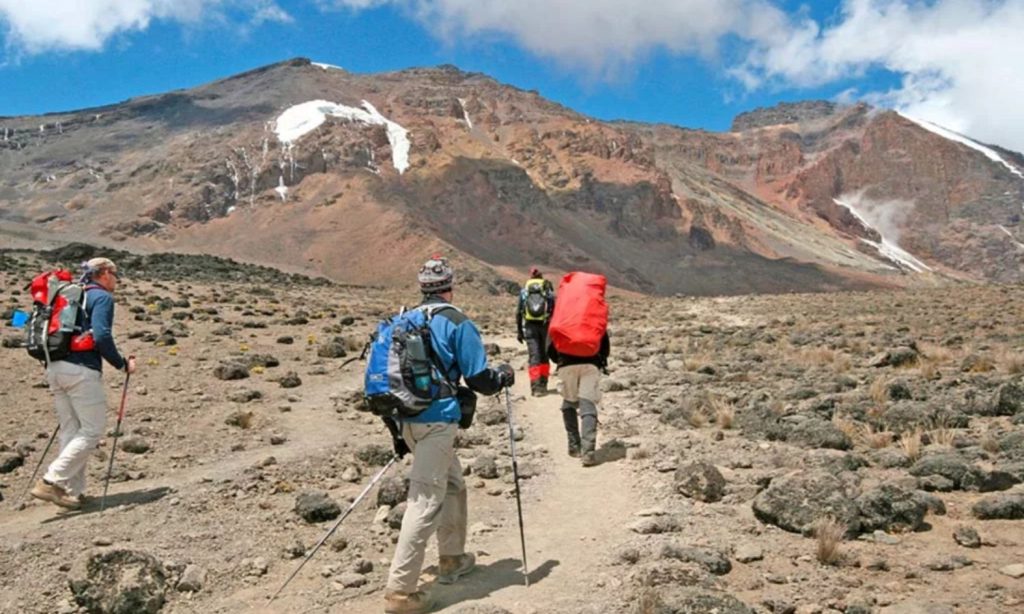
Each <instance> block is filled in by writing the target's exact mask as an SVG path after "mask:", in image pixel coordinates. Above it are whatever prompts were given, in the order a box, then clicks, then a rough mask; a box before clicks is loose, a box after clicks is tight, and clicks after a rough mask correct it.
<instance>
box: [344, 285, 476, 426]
mask: <svg viewBox="0 0 1024 614" xmlns="http://www.w3.org/2000/svg"><path fill="white" fill-rule="evenodd" d="M442 309H455V310H456V311H458V309H456V308H455V307H453V306H451V305H448V304H445V303H439V304H432V305H426V306H421V307H417V308H416V309H411V310H408V311H405V310H403V311H402V312H401V313H399V314H398V315H396V316H394V317H392V318H389V319H387V320H384V321H383V322H381V323H380V324H379V325H378V326H377V333H376V334H375V335H374V337H373V339H372V340H371V341H370V344H369V357H368V359H367V361H366V374H365V378H364V382H363V394H364V396H365V399H366V406H367V407H368V408H369V410H370V411H371V412H373V413H374V414H376V415H378V416H388V417H392V418H410V417H413V416H417V415H419V414H420V413H422V412H423V411H424V410H425V409H427V408H428V407H430V404H431V403H433V402H434V401H436V400H437V399H443V398H446V397H451V396H455V394H456V386H455V385H454V384H452V383H451V382H450V381H448V377H447V375H446V373H445V371H444V368H443V367H442V366H441V365H439V364H438V360H437V357H436V355H435V354H434V350H433V345H432V342H431V338H430V320H431V318H433V317H434V314H436V313H437V312H439V311H441V310H442Z"/></svg>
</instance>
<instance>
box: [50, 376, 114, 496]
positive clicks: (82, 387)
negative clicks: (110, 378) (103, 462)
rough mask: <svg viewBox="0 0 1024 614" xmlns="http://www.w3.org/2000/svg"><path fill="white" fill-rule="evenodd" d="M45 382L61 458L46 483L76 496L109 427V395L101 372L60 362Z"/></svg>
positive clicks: (53, 467) (52, 468)
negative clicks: (92, 456)
mask: <svg viewBox="0 0 1024 614" xmlns="http://www.w3.org/2000/svg"><path fill="white" fill-rule="evenodd" d="M46 380H47V381H48V382H49V384H50V391H51V392H52V393H53V398H54V404H55V407H56V410H57V421H58V422H59V423H60V455H59V456H57V458H56V459H55V460H54V461H53V462H52V463H50V466H49V467H48V468H47V471H46V475H44V476H43V479H45V480H46V481H47V482H50V483H52V484H56V485H58V486H60V487H61V488H63V489H64V490H66V491H67V492H68V494H70V495H71V496H73V497H77V496H78V495H80V494H82V491H84V490H85V468H86V465H87V464H88V463H89V456H90V455H91V454H92V452H93V450H95V449H96V446H97V444H99V442H100V438H101V437H103V432H104V430H105V429H106V426H107V393H106V391H105V390H104V389H103V377H102V374H101V373H100V372H99V371H96V370H95V369H90V368H88V367H83V366H82V365H76V364H74V363H70V362H65V361H63V360H58V361H57V362H53V363H50V367H49V368H48V369H47V370H46Z"/></svg>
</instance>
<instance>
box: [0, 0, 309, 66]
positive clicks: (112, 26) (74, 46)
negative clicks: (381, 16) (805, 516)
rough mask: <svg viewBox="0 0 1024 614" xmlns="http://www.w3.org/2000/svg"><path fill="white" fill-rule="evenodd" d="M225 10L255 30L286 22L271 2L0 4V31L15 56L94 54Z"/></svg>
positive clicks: (27, 0) (6, 0) (53, 0)
mask: <svg viewBox="0 0 1024 614" xmlns="http://www.w3.org/2000/svg"><path fill="white" fill-rule="evenodd" d="M228 8H238V9H240V10H243V11H245V12H246V13H251V14H252V16H253V23H254V24H255V25H258V24H260V23H264V22H267V21H289V20H290V19H291V17H290V16H289V15H288V14H287V13H285V12H284V11H283V10H281V8H280V7H278V6H277V5H276V4H275V3H274V2H273V1H272V0H45V1H42V0H36V1H32V0H0V28H2V30H3V32H4V39H5V41H6V44H7V47H8V48H9V49H11V50H14V51H17V52H23V53H28V54H35V53H43V52H46V51H68V50H71V51H97V50H100V49H102V48H103V46H104V44H105V43H106V42H107V41H108V40H109V39H110V38H111V37H112V36H114V35H116V34H118V33H120V32H130V31H139V30H145V29H146V28H147V27H149V24H150V22H151V21H153V20H155V19H156V20H160V19H167V20H173V21H177V22H180V23H183V24H189V25H196V24H200V23H203V22H204V21H205V20H207V19H219V18H220V17H221V15H220V11H221V10H224V9H228Z"/></svg>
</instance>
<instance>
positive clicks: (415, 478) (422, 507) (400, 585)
mask: <svg viewBox="0 0 1024 614" xmlns="http://www.w3.org/2000/svg"><path fill="white" fill-rule="evenodd" d="M454 277H455V275H454V271H453V270H452V268H451V266H449V264H448V261H447V259H445V258H442V257H440V256H435V257H433V258H431V259H430V260H428V261H427V262H426V263H425V264H424V265H423V267H422V268H421V269H420V271H419V275H418V276H417V278H418V281H419V285H420V291H421V292H422V293H423V302H422V303H421V304H420V306H419V307H418V309H424V310H428V311H429V313H431V317H430V318H429V320H428V322H429V324H428V326H429V331H430V334H429V338H430V340H431V344H430V345H431V349H432V351H433V357H434V360H435V361H436V363H437V365H438V367H439V368H440V369H441V370H442V371H444V373H445V375H446V376H447V381H448V382H450V383H452V384H457V383H458V382H459V379H460V378H464V379H465V381H466V384H468V385H469V389H472V391H475V392H478V393H480V394H486V395H492V394H497V393H498V392H500V391H501V389H502V388H504V387H506V386H511V385H512V384H513V383H514V382H515V372H514V371H513V370H512V367H510V366H509V365H507V364H503V365H500V366H498V367H497V368H496V369H491V368H488V366H487V354H486V352H485V351H484V345H483V341H482V340H481V339H480V333H479V331H478V330H477V328H476V325H474V324H473V322H472V321H471V320H470V319H469V318H468V317H467V316H466V315H465V314H463V313H462V312H461V311H459V310H458V309H457V308H455V307H453V306H452V305H451V300H452V286H453V284H454ZM469 389H466V388H464V387H459V391H458V393H457V396H445V397H442V398H436V399H435V400H434V401H432V402H431V403H430V405H429V407H427V409H425V410H423V411H422V412H421V413H419V414H417V415H415V416H412V417H404V418H400V419H398V420H394V419H391V418H385V422H386V423H388V425H389V429H390V430H391V431H392V436H393V438H394V446H395V453H396V454H397V455H399V456H404V455H405V454H406V453H408V452H410V451H411V452H412V453H413V463H412V469H411V471H410V472H409V497H408V507H407V508H406V511H405V516H403V517H402V530H401V532H400V533H399V536H398V545H397V546H396V548H395V558H394V560H393V561H392V563H391V570H390V572H389V573H388V581H387V586H386V590H385V594H384V611H385V612H388V613H389V614H418V613H420V612H426V611H428V610H429V609H430V606H431V600H430V598H429V596H427V595H426V594H425V593H424V592H423V591H420V590H418V583H419V577H420V571H421V570H422V568H423V560H424V557H425V556H426V548H427V540H428V539H429V538H430V536H431V535H432V534H433V533H434V532H435V531H437V542H438V552H439V554H440V563H439V565H438V576H437V581H438V582H439V583H441V584H451V583H453V582H455V581H456V580H458V579H459V578H460V577H461V576H463V575H465V574H467V573H469V572H470V571H472V570H473V568H474V567H475V566H476V557H475V556H474V555H473V554H472V553H467V552H466V516H467V502H466V484H465V482H464V481H463V479H462V466H461V465H460V464H459V458H458V456H456V454H455V435H456V433H457V431H458V428H459V426H460V421H461V424H462V425H463V426H464V427H468V426H469V425H468V424H467V420H466V418H471V415H469V416H463V411H462V409H460V400H462V402H463V403H467V404H469V403H472V399H473V398H475V395H473V393H472V392H471V391H470V390H469ZM464 407H465V409H466V410H467V412H466V413H467V414H469V413H470V412H472V408H471V407H466V406H464Z"/></svg>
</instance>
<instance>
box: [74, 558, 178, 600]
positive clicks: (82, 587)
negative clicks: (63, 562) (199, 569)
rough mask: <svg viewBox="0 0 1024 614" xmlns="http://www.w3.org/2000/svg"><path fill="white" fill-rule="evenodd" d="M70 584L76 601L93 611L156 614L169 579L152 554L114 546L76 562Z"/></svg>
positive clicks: (163, 598) (163, 597)
mask: <svg viewBox="0 0 1024 614" xmlns="http://www.w3.org/2000/svg"><path fill="white" fill-rule="evenodd" d="M69 584H70V587H71V593H72V595H73V596H74V599H75V602H76V603H77V604H78V605H79V606H81V607H83V608H85V609H86V610H87V611H89V612H90V613H91V614H155V613H156V612H159V611H160V609H161V608H162V607H163V605H164V600H165V595H166V592H167V584H168V578H167V572H166V570H165V569H164V567H163V565H161V564H160V561H158V560H157V559H156V558H155V557H153V556H152V555H150V554H147V553H145V552H140V551H137V550H120V549H114V550H106V551H101V552H96V553H93V554H90V555H88V556H87V557H86V558H85V559H84V560H82V561H80V562H79V563H78V564H76V566H75V567H74V568H73V569H72V572H71V575H70V579H69Z"/></svg>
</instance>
